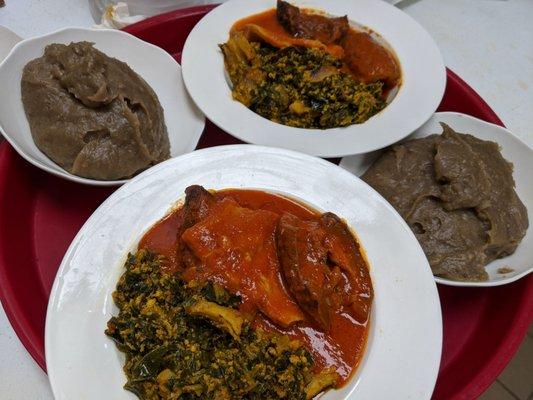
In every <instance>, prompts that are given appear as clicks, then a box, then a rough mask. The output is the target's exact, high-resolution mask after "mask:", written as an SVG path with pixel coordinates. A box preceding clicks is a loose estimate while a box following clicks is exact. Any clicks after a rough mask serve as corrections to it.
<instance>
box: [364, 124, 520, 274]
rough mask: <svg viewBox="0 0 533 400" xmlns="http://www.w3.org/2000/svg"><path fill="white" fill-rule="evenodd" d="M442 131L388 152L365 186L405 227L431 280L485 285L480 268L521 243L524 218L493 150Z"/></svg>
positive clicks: (508, 168) (508, 170)
mask: <svg viewBox="0 0 533 400" xmlns="http://www.w3.org/2000/svg"><path fill="white" fill-rule="evenodd" d="M442 125H443V133H442V135H432V136H429V137H427V138H424V139H415V140H410V141H408V142H405V143H403V144H400V145H396V146H394V147H392V148H391V149H389V150H388V151H386V152H385V153H384V154H383V156H381V157H380V158H379V159H378V160H377V161H376V162H375V163H374V164H373V165H372V167H371V168H370V169H369V170H368V171H367V172H366V173H365V174H364V175H363V180H365V181H366V182H367V183H369V184H370V185H371V186H372V187H374V188H375V189H376V190H377V191H378V192H380V193H381V195H383V197H385V198H386V199H387V200H388V201H389V202H390V203H391V204H392V205H393V206H394V207H395V208H396V210H398V212H399V213H400V214H401V215H402V217H403V218H404V219H405V220H406V221H407V223H408V224H409V226H410V227H411V229H412V230H413V231H414V233H415V235H416V237H417V239H418V241H419V242H420V244H421V245H422V248H423V249H424V252H425V253H426V256H427V257H428V260H429V263H430V265H431V268H432V270H433V274H434V275H437V276H441V277H444V278H448V279H453V280H459V281H467V280H472V281H483V280H486V279H487V277H488V275H487V273H486V271H485V268H484V266H485V265H486V264H488V263H489V262H491V261H492V260H494V259H496V258H501V257H503V256H506V255H509V254H512V253H513V252H514V251H515V249H516V247H517V246H518V244H519V243H520V241H521V240H522V238H523V237H524V235H525V233H526V230H527V228H528V225H529V222H528V217H527V210H526V208H525V206H524V204H523V203H522V202H521V201H520V199H519V198H518V195H517V194H516V192H515V190H514V185H515V183H514V180H513V176H512V165H511V164H510V163H508V162H507V161H506V160H505V159H504V158H503V157H502V155H501V153H500V151H499V147H498V145H497V144H496V143H494V142H489V141H483V140H480V139H477V138H475V137H474V136H471V135H466V134H461V133H457V132H454V131H453V130H452V129H451V128H450V127H448V126H447V125H445V124H442Z"/></svg>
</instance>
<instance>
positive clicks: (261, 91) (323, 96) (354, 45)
mask: <svg viewBox="0 0 533 400" xmlns="http://www.w3.org/2000/svg"><path fill="white" fill-rule="evenodd" d="M220 47H221V49H222V53H223V55H224V62H225V67H226V71H227V73H228V75H229V78H230V80H231V83H232V85H233V87H232V94H233V98H234V100H237V101H239V102H241V103H242V104H244V105H245V106H246V107H248V108H249V109H250V110H252V111H254V112H255V113H257V114H259V115H261V116H263V117H265V118H267V119H269V120H271V121H274V122H278V123H280V124H283V125H289V126H294V127H298V128H314V129H328V128H335V127H343V126H349V125H352V124H360V123H363V122H365V121H367V120H368V119H369V118H371V117H372V116H373V115H375V114H377V113H378V112H379V111H381V110H382V109H383V108H385V107H386V106H387V104H388V102H390V101H391V99H392V97H393V95H394V93H395V92H396V91H397V89H398V87H399V86H400V84H401V70H400V64H399V62H398V60H397V58H396V56H395V55H394V53H393V52H392V50H391V49H389V48H388V46H387V45H386V44H385V42H384V40H383V39H382V38H381V37H380V36H379V35H378V34H377V33H375V32H372V31H370V30H369V29H367V28H365V27H357V26H354V25H351V24H350V23H349V21H348V18H347V17H346V16H344V17H330V16H327V15H324V14H323V13H319V12H318V11H316V10H310V9H300V8H298V7H295V6H293V5H291V4H289V3H287V2H285V1H281V0H278V3H277V8H276V9H271V10H267V11H265V12H263V13H260V14H255V15H251V16H249V17H247V18H244V19H241V20H239V21H237V22H236V23H235V24H234V25H233V26H232V28H231V30H230V32H229V39H228V41H227V42H226V43H224V44H221V45H220Z"/></svg>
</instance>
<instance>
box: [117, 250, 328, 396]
mask: <svg viewBox="0 0 533 400" xmlns="http://www.w3.org/2000/svg"><path fill="white" fill-rule="evenodd" d="M125 268H126V271H125V273H124V274H123V275H122V276H121V278H120V280H119V282H118V285H117V290H116V291H115V292H114V293H113V298H114V300H115V303H116V305H117V306H118V308H119V314H118V315H117V316H115V317H113V318H111V319H110V320H109V322H108V328H107V330H106V334H107V335H108V336H109V337H111V338H112V339H113V340H114V341H115V342H116V344H117V346H118V348H119V349H120V350H121V351H123V352H124V353H125V354H126V363H125V365H124V371H125V373H126V375H127V378H128V382H127V383H126V385H125V388H126V389H128V390H130V391H132V392H133V393H135V394H136V395H137V396H138V397H139V398H140V399H146V400H156V399H157V400H159V399H165V400H166V399H206V400H209V399H217V400H224V399H244V400H246V399H249V400H251V399H295V400H298V399H302V400H303V399H307V398H311V397H312V396H314V395H315V394H316V393H318V392H320V391H322V390H323V389H325V388H326V387H328V386H331V385H333V384H335V379H336V374H334V373H332V372H331V371H327V370H326V371H323V372H322V373H321V374H319V375H315V374H314V373H313V372H312V367H313V360H312V357H311V355H310V354H309V352H308V351H307V349H306V348H305V347H303V345H302V344H301V343H300V342H298V341H295V340H291V339H290V338H289V337H287V336H284V335H279V334H268V333H266V332H263V331H261V330H254V329H252V327H251V326H250V324H249V323H248V322H247V321H246V319H245V318H244V317H243V315H241V313H240V312H239V311H238V310H237V306H238V305H239V303H240V299H239V298H238V297H236V296H234V295H231V294H230V293H228V292H227V291H226V290H225V289H224V288H222V287H221V286H219V285H216V284H206V285H195V284H192V285H191V284H188V285H187V284H185V283H184V282H183V281H182V280H180V278H179V276H178V275H171V274H167V273H164V272H162V271H161V269H160V260H159V259H158V257H157V256H156V255H154V254H152V253H149V252H147V251H144V250H140V251H139V252H138V253H137V254H136V255H131V254H130V255H129V256H128V260H127V261H126V264H125Z"/></svg>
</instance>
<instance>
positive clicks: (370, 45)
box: [230, 9, 401, 98]
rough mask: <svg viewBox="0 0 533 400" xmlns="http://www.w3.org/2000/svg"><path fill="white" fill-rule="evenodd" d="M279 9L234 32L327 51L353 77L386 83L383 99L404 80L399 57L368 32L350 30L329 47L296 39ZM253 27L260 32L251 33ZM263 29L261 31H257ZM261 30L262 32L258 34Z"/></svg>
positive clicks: (252, 18) (242, 24)
mask: <svg viewBox="0 0 533 400" xmlns="http://www.w3.org/2000/svg"><path fill="white" fill-rule="evenodd" d="M276 12H277V11H276V9H271V10H267V11H264V12H262V13H259V14H254V15H251V16H249V17H246V18H243V19H240V20H238V21H237V22H235V24H233V26H232V27H231V30H230V33H231V32H235V31H244V32H248V34H249V35H252V37H253V36H257V38H258V39H260V40H262V41H264V42H266V43H268V44H270V45H272V46H274V47H278V48H283V47H287V46H291V45H293V46H302V47H311V48H317V47H318V48H323V49H324V50H326V51H327V52H328V53H330V54H331V55H332V56H334V57H336V58H338V59H340V60H342V61H343V65H342V68H341V71H343V72H345V73H348V74H351V75H353V76H354V77H355V78H356V79H358V80H360V81H362V82H364V83H370V82H375V81H377V80H379V81H382V82H384V89H383V96H384V98H386V97H387V95H388V93H389V92H390V90H392V89H393V88H394V87H397V86H398V85H399V84H400V81H401V71H400V67H399V62H398V60H397V59H396V56H395V55H393V54H392V53H391V52H390V51H389V50H387V49H386V48H385V47H384V46H382V45H381V44H380V43H378V42H377V41H376V40H374V38H373V37H372V35H370V34H369V33H367V32H366V31H359V30H355V29H352V28H351V29H349V31H348V33H347V35H346V37H345V38H344V39H343V40H342V41H341V42H342V45H341V43H339V44H329V45H325V44H322V43H320V42H319V41H317V40H311V39H303V38H296V37H294V36H292V35H291V34H290V33H289V32H287V31H286V30H285V28H283V26H282V25H281V24H280V23H279V21H278V18H277V14H276ZM250 26H254V27H255V28H256V29H255V30H254V31H252V32H250ZM257 27H259V30H258V29H257ZM258 31H260V32H261V33H260V34H259V35H258V33H257V32H258Z"/></svg>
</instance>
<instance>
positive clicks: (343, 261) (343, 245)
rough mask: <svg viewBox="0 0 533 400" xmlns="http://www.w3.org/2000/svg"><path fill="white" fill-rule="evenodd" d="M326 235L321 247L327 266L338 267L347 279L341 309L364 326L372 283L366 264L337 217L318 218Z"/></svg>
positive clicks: (371, 296)
mask: <svg viewBox="0 0 533 400" xmlns="http://www.w3.org/2000/svg"><path fill="white" fill-rule="evenodd" d="M320 223H321V225H322V227H323V228H324V230H325V231H326V237H325V245H326V247H327V249H328V257H329V262H330V263H333V264H334V265H336V266H338V267H339V268H340V270H341V271H342V272H343V273H344V275H345V276H346V277H347V278H348V283H349V285H350V288H349V289H348V291H347V292H345V293H343V296H344V305H346V306H348V307H349V308H350V311H351V312H350V314H351V315H352V316H353V317H354V318H355V319H356V320H358V321H359V322H365V321H366V320H367V319H368V314H369V313H370V305H371V303H372V298H373V290H372V281H371V279H370V273H369V271H368V267H367V264H366V261H365V259H364V257H363V254H362V253H361V249H360V247H359V244H358V243H357V242H356V240H355V238H354V236H353V234H352V232H350V229H349V228H348V226H347V225H346V223H345V222H344V221H343V220H341V219H340V218H339V217H338V216H337V215H335V214H333V213H331V212H328V213H325V214H323V215H322V217H320Z"/></svg>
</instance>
